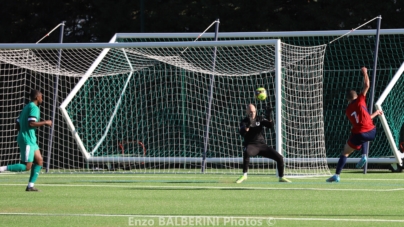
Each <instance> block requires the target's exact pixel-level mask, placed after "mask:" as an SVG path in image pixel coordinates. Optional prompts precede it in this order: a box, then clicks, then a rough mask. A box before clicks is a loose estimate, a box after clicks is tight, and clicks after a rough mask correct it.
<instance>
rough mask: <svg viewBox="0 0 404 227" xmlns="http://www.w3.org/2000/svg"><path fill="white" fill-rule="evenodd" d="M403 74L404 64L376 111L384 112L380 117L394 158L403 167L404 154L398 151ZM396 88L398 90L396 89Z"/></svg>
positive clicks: (402, 103) (382, 95) (380, 99)
mask: <svg viewBox="0 0 404 227" xmlns="http://www.w3.org/2000/svg"><path fill="white" fill-rule="evenodd" d="M403 72H404V62H403V64H402V65H401V67H400V68H399V69H398V71H397V72H396V74H395V75H394V77H393V78H392V79H391V81H390V83H389V84H388V85H387V87H386V89H385V90H384V91H383V93H382V94H381V96H380V97H379V99H378V100H377V102H376V103H375V107H376V109H377V110H381V111H383V114H382V115H379V119H380V121H381V122H382V125H383V129H384V132H385V133H386V136H387V140H388V142H389V145H390V149H391V151H392V153H393V155H394V158H395V160H396V161H397V164H398V165H400V166H402V165H403V159H404V154H403V153H401V152H400V151H399V149H398V147H399V143H400V142H402V141H400V129H401V127H402V125H403V122H404V116H403V115H402V114H401V113H402V109H403V108H404V102H403V101H402V98H401V96H402V94H403V88H404V77H403ZM394 87H397V88H395V89H394ZM386 99H387V100H386ZM383 104H385V108H383ZM392 127H393V128H392Z"/></svg>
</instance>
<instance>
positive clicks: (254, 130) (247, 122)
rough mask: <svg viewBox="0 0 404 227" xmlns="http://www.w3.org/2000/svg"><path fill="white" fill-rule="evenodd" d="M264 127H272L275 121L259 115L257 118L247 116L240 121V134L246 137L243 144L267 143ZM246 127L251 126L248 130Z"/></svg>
mask: <svg viewBox="0 0 404 227" xmlns="http://www.w3.org/2000/svg"><path fill="white" fill-rule="evenodd" d="M264 127H267V128H272V127H274V123H273V122H272V121H269V120H267V119H265V118H264V117H262V116H257V117H256V118H255V119H252V118H249V117H246V118H244V119H243V120H242V121H241V122H240V131H239V132H240V135H242V136H243V137H244V142H243V146H247V145H248V144H266V140H265V138H264V135H263V133H262V132H263V130H264ZM246 128H250V129H249V131H248V132H247V131H246Z"/></svg>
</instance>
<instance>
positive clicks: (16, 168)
mask: <svg viewBox="0 0 404 227" xmlns="http://www.w3.org/2000/svg"><path fill="white" fill-rule="evenodd" d="M7 170H8V171H11V172H23V171H26V170H27V166H26V165H24V164H14V165H9V166H7Z"/></svg>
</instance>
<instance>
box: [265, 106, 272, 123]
mask: <svg viewBox="0 0 404 227" xmlns="http://www.w3.org/2000/svg"><path fill="white" fill-rule="evenodd" d="M272 111H273V109H272V107H271V106H267V107H265V117H266V118H267V120H269V121H272V117H271V113H272Z"/></svg>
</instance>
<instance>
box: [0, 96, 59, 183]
mask: <svg viewBox="0 0 404 227" xmlns="http://www.w3.org/2000/svg"><path fill="white" fill-rule="evenodd" d="M30 98H31V102H30V103H29V104H27V105H26V106H25V107H24V108H23V110H22V111H21V114H20V116H19V117H18V119H17V122H16V128H17V130H18V136H17V143H18V146H19V147H20V152H21V163H20V164H14V165H8V166H1V167H0V172H2V171H11V172H22V171H28V170H31V175H30V178H29V183H28V186H27V188H26V191H38V189H37V188H35V187H34V183H35V182H36V179H37V178H38V175H39V172H40V171H41V168H42V166H43V159H42V155H41V152H40V151H39V146H38V144H37V142H36V135H35V132H36V130H37V128H38V127H41V126H44V125H49V126H51V125H52V121H50V120H46V121H39V119H40V112H39V107H38V106H39V105H41V104H42V102H43V97H42V93H41V92H40V91H37V90H32V91H31V94H30Z"/></svg>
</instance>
